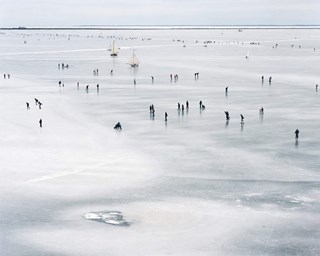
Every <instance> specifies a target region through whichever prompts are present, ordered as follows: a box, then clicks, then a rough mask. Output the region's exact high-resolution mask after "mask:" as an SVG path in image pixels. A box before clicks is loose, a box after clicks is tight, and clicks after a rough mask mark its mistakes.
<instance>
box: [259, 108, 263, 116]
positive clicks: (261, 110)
mask: <svg viewBox="0 0 320 256" xmlns="http://www.w3.org/2000/svg"><path fill="white" fill-rule="evenodd" d="M259 112H260V115H263V114H264V109H263V107H261V108H260V110H259Z"/></svg>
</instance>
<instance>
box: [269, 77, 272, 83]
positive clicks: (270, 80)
mask: <svg viewBox="0 0 320 256" xmlns="http://www.w3.org/2000/svg"><path fill="white" fill-rule="evenodd" d="M271 82H272V77H271V76H270V77H269V84H271Z"/></svg>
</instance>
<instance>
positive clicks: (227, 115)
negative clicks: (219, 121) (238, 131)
mask: <svg viewBox="0 0 320 256" xmlns="http://www.w3.org/2000/svg"><path fill="white" fill-rule="evenodd" d="M224 113H225V114H226V120H227V121H228V120H229V119H230V115H229V112H228V111H224Z"/></svg>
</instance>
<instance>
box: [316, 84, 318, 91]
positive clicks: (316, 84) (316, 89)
mask: <svg viewBox="0 0 320 256" xmlns="http://www.w3.org/2000/svg"><path fill="white" fill-rule="evenodd" d="M317 91H318V85H317V84H316V92H317Z"/></svg>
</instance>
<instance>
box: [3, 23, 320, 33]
mask: <svg viewBox="0 0 320 256" xmlns="http://www.w3.org/2000/svg"><path fill="white" fill-rule="evenodd" d="M219 29H223V30H224V29H236V30H239V32H241V31H242V30H246V29H320V25H234V26H233V25H231V26H228V25H220V26H207V25H203V26H200V25H199V26H192V25H190V26H187V25H186V26H182V25H180V26H164V25H163V26H139V25H136V26H135V25H123V26H120V25H115V26H103V25H81V26H68V27H4V28H0V30H22V31H23V30H219Z"/></svg>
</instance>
